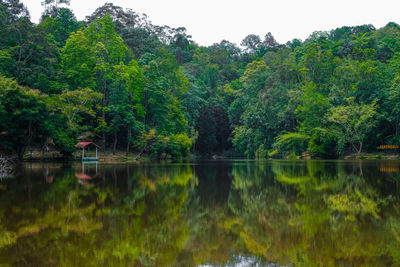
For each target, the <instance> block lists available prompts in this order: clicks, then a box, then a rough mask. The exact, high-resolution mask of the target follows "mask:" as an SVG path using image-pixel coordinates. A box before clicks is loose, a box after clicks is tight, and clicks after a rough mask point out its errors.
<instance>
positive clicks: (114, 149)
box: [113, 131, 118, 155]
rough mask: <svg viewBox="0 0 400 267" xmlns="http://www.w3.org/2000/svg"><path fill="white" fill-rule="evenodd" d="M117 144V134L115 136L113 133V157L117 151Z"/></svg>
mask: <svg viewBox="0 0 400 267" xmlns="http://www.w3.org/2000/svg"><path fill="white" fill-rule="evenodd" d="M117 142H118V134H117V131H115V132H114V144H113V155H115V151H116V150H117Z"/></svg>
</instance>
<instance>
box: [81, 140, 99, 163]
mask: <svg viewBox="0 0 400 267" xmlns="http://www.w3.org/2000/svg"><path fill="white" fill-rule="evenodd" d="M75 147H76V148H80V149H82V161H85V160H98V159H99V158H98V156H97V152H98V149H99V148H100V147H99V146H98V145H96V144H95V143H93V142H79V143H77V144H76V145H75ZM90 149H92V151H93V149H95V151H96V156H95V157H91V156H90ZM85 152H86V155H88V156H85Z"/></svg>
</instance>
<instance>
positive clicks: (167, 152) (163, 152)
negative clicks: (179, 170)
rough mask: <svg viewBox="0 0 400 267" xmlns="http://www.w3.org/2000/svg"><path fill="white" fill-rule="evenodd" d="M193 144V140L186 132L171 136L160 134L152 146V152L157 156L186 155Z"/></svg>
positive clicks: (162, 157)
mask: <svg viewBox="0 0 400 267" xmlns="http://www.w3.org/2000/svg"><path fill="white" fill-rule="evenodd" d="M191 146H192V141H191V140H190V138H189V136H188V135H187V134H186V133H180V134H174V135H171V136H168V137H167V136H163V135H158V136H157V138H156V142H155V143H154V144H153V145H152V146H151V148H150V154H151V155H152V157H156V158H161V159H165V158H182V157H186V156H187V155H188V153H189V151H190V147H191Z"/></svg>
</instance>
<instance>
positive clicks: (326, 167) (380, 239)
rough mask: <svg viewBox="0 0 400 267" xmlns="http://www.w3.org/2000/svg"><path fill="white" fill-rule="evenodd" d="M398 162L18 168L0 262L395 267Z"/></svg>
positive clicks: (4, 206) (8, 194) (2, 212)
mask: <svg viewBox="0 0 400 267" xmlns="http://www.w3.org/2000/svg"><path fill="white" fill-rule="evenodd" d="M399 182H400V172H399V162H398V161H365V162H359V161H354V162H342V161H263V162H253V161H230V162H202V163H201V162H199V163H193V164H192V163H190V164H189V163H187V164H149V165H123V164H118V165H98V166H97V165H95V164H86V165H85V166H82V165H81V164H72V165H71V164H54V163H53V164H51V163H24V164H23V165H21V166H20V167H19V169H18V175H17V177H15V178H12V179H5V180H2V181H0V265H2V264H4V265H6V266H8V265H11V266H365V265H368V266H400V210H399V205H400V202H399V192H400V191H399Z"/></svg>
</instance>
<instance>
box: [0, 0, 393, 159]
mask: <svg viewBox="0 0 400 267" xmlns="http://www.w3.org/2000/svg"><path fill="white" fill-rule="evenodd" d="M59 2H60V3H59ZM61 2H62V3H61ZM68 4H69V1H57V0H47V1H45V2H44V5H45V6H44V12H43V14H42V18H41V20H40V22H39V24H34V23H32V22H31V21H30V17H29V12H28V10H27V9H26V8H25V7H24V6H23V5H22V4H21V3H20V2H19V1H10V0H0V148H1V149H3V150H6V151H12V152H13V153H15V154H17V155H18V156H19V158H23V156H24V154H25V153H26V150H27V148H28V147H30V148H32V147H34V148H36V149H39V150H47V149H48V148H49V146H53V147H54V148H55V149H56V150H57V151H59V152H61V153H62V154H63V155H64V156H65V157H71V155H72V153H73V152H74V151H75V144H76V143H77V142H78V141H79V137H81V136H89V137H90V138H92V139H93V140H94V141H95V142H96V143H97V144H98V145H99V146H100V147H101V148H102V149H103V150H106V149H109V150H111V151H112V152H113V153H115V152H116V151H118V150H119V151H121V150H123V151H125V152H126V154H130V153H132V151H133V150H134V151H135V154H137V155H143V154H147V155H150V156H151V157H156V158H166V157H174V158H181V157H185V156H187V155H188V154H189V153H193V154H197V155H201V156H211V155H224V156H237V157H248V158H267V157H299V156H307V157H313V158H338V157H342V156H343V155H345V154H351V153H356V154H358V155H359V154H361V153H362V152H374V151H375V150H376V147H378V146H379V145H382V144H398V143H399V141H400V133H399V126H400V88H399V87H400V26H399V25H398V24H396V23H393V22H390V23H388V24H387V25H386V26H384V27H383V28H380V29H376V28H375V27H374V26H372V25H360V26H354V27H349V26H343V27H341V28H337V29H334V30H331V31H327V32H314V33H312V34H311V35H310V36H309V37H308V38H307V39H306V40H304V41H301V40H298V39H294V40H292V41H289V42H287V43H286V44H279V43H277V42H276V40H275V39H274V37H273V36H272V34H271V33H267V34H266V35H265V37H264V38H263V39H262V38H260V37H259V36H257V35H253V34H250V35H248V36H247V37H245V38H244V39H243V41H242V43H241V46H240V47H239V46H238V45H236V44H233V43H231V42H229V41H226V40H223V41H221V42H219V43H215V44H213V45H211V46H208V47H205V46H201V45H198V44H196V43H195V42H194V41H193V40H192V38H191V36H190V35H189V34H188V33H187V32H186V30H185V28H170V27H168V26H157V25H154V24H152V23H151V21H150V20H149V19H148V18H147V17H146V16H145V15H142V14H138V13H136V12H134V11H133V10H130V9H124V8H121V7H118V6H115V5H113V4H110V3H107V4H105V5H103V6H102V7H99V8H98V9H96V11H95V12H94V13H93V14H91V15H90V16H88V17H86V19H85V20H84V21H78V20H77V19H76V17H75V16H74V14H73V13H72V11H71V10H70V9H69V8H68ZM266 31H267V29H266Z"/></svg>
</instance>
